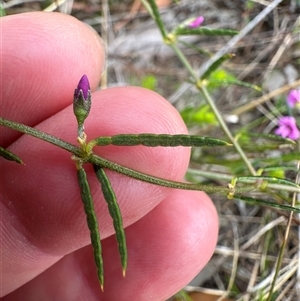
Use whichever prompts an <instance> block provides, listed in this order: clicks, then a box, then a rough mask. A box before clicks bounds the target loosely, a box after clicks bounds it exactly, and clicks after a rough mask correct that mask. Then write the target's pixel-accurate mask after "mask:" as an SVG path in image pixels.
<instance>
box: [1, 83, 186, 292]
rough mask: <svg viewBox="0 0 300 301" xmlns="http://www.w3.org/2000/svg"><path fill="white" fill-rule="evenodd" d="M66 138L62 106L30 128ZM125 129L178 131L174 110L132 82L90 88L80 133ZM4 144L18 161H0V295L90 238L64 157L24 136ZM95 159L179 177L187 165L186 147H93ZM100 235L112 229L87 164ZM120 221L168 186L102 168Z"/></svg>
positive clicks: (68, 112)
mask: <svg viewBox="0 0 300 301" xmlns="http://www.w3.org/2000/svg"><path fill="white" fill-rule="evenodd" d="M38 128H39V129H41V130H43V131H46V132H48V133H50V134H53V135H56V136H58V137H59V138H61V139H64V140H66V141H71V142H75V140H76V139H75V137H76V121H75V117H74V116H73V112H72V107H71V106H70V107H68V108H66V109H64V110H62V111H61V112H59V113H57V114H55V115H53V116H52V117H50V118H48V119H47V120H45V121H44V122H43V123H41V124H39V125H38ZM128 132H133V133H137V132H153V133H168V134H178V133H186V128H185V125H184V123H183V121H182V119H181V118H180V115H179V114H178V112H177V111H176V110H175V109H174V108H173V107H172V106H171V105H170V104H169V103H168V102H167V101H166V100H165V99H164V98H162V97H161V96H159V95H158V94H156V93H154V92H151V91H148V90H145V89H141V88H134V87H123V88H113V89H107V90H103V91H99V92H96V93H94V95H93V108H92V112H91V114H90V116H89V118H88V120H87V124H86V133H87V135H88V137H91V138H92V137H96V136H97V135H112V134H117V133H128ZM9 149H10V150H11V151H13V152H14V153H16V154H19V155H20V156H21V158H22V160H23V161H24V162H25V163H26V165H25V166H23V165H18V164H12V162H10V161H4V160H1V170H5V171H6V172H5V177H3V179H2V184H3V185H2V186H1V188H0V189H1V190H0V192H1V195H2V196H3V198H2V202H1V204H2V207H3V208H2V212H3V215H2V216H3V228H4V230H3V233H4V244H3V251H2V252H3V257H4V258H6V260H5V261H4V263H3V267H2V270H3V273H5V274H6V277H5V279H4V280H3V295H4V294H6V293H8V292H11V291H13V290H14V289H16V288H18V287H19V286H20V285H22V284H24V283H26V282H28V281H29V280H31V279H32V278H34V277H36V276H37V275H39V274H40V273H41V272H43V271H44V270H46V269H47V268H49V267H50V266H51V265H53V264H54V263H55V262H57V261H58V260H59V259H61V257H62V256H64V255H66V254H69V253H70V252H73V251H75V250H77V249H79V248H82V247H83V246H85V245H87V244H89V243H90V238H89V232H88V230H87V226H86V220H85V219H86V218H85V215H84V212H83V208H82V203H81V200H80V193H79V188H78V184H77V179H76V168H75V164H74V162H73V161H72V160H71V158H70V156H71V155H70V154H69V153H67V152H66V151H64V150H61V149H59V148H57V147H55V146H52V145H49V144H47V143H45V142H43V141H40V140H37V139H35V138H32V137H30V136H27V135H23V136H21V137H20V138H19V139H18V140H17V141H15V142H14V143H13V144H12V145H11V146H10V147H9ZM96 151H97V152H98V153H99V154H100V155H101V156H103V157H105V158H108V159H110V160H112V161H115V162H117V163H120V164H123V165H125V166H128V167H131V168H134V169H137V170H139V171H142V172H145V173H148V174H151V175H155V176H159V177H163V178H167V179H170V180H181V179H182V177H183V176H184V173H185V171H186V169H187V165H188V162H189V154H190V150H189V148H184V147H176V148H165V147H158V148H149V147H144V146H138V147H117V146H108V147H102V148H101V147H98V149H97V150H96ZM87 170H88V176H89V181H90V185H91V191H92V195H93V197H94V203H95V208H96V212H97V216H98V220H99V228H100V232H101V237H102V238H105V237H107V236H109V235H112V233H113V226H112V221H111V218H110V216H109V214H108V210H107V207H106V204H105V201H104V200H103V197H102V194H101V190H100V184H99V183H98V182H97V179H96V177H95V176H94V175H93V171H92V168H90V166H87ZM108 176H109V178H110V180H111V183H112V186H113V188H114V190H115V193H116V196H117V200H118V203H119V205H120V208H121V213H122V216H123V219H124V226H128V225H130V224H132V223H134V222H135V221H137V220H138V219H140V218H141V217H142V216H144V215H145V214H146V213H148V212H149V211H150V210H152V209H153V208H154V207H155V206H156V205H157V204H159V202H161V201H162V200H163V199H164V198H165V197H166V195H167V194H168V193H169V192H170V189H167V188H163V187H158V186H154V185H151V184H148V183H142V182H140V181H136V180H133V179H130V178H128V177H125V176H122V175H119V174H116V173H113V172H108Z"/></svg>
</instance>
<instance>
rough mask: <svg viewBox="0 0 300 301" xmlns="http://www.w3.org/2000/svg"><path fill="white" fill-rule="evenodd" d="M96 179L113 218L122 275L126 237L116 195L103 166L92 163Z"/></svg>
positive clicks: (125, 264)
mask: <svg viewBox="0 0 300 301" xmlns="http://www.w3.org/2000/svg"><path fill="white" fill-rule="evenodd" d="M93 167H94V171H95V173H96V176H97V179H98V180H99V182H100V184H101V189H102V193H103V195H104V198H105V200H106V202H107V205H108V210H109V214H110V216H111V217H112V219H113V224H114V229H115V232H116V239H117V242H118V248H119V254H120V258H121V263H122V268H123V275H124V276H125V272H126V268H127V247H126V237H125V232H124V228H123V221H122V214H121V211H120V208H119V205H118V203H117V199H116V195H115V193H114V191H113V188H112V186H111V184H110V181H109V179H108V177H107V175H106V173H105V171H104V169H103V168H101V167H99V166H97V165H93Z"/></svg>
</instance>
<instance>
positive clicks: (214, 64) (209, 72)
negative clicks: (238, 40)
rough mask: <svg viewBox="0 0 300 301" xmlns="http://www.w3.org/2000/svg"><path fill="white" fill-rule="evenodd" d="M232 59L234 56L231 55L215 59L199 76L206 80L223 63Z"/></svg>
mask: <svg viewBox="0 0 300 301" xmlns="http://www.w3.org/2000/svg"><path fill="white" fill-rule="evenodd" d="M233 57H234V54H232V53H227V54H224V55H222V56H221V57H220V58H219V59H217V60H216V61H215V62H214V63H213V64H212V65H211V66H210V67H209V69H207V70H206V71H205V72H204V74H203V75H202V76H201V79H202V80H203V79H206V78H208V77H209V76H210V75H211V74H212V72H214V71H216V70H217V69H218V68H219V67H220V66H221V65H222V64H223V63H224V62H225V61H228V60H230V59H231V58H233Z"/></svg>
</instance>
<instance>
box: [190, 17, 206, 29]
mask: <svg viewBox="0 0 300 301" xmlns="http://www.w3.org/2000/svg"><path fill="white" fill-rule="evenodd" d="M203 22H204V17H202V16H199V17H197V18H195V19H193V20H192V21H190V22H189V23H188V24H187V26H188V27H190V28H198V27H199V26H200V25H201V24H202V23H203Z"/></svg>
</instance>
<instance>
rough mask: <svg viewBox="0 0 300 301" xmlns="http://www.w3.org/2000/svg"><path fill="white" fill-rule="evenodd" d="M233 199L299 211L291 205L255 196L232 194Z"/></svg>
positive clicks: (299, 210) (299, 211) (299, 209)
mask: <svg viewBox="0 0 300 301" xmlns="http://www.w3.org/2000/svg"><path fill="white" fill-rule="evenodd" d="M234 199H237V200H241V201H243V202H246V203H249V204H252V205H260V206H267V207H272V208H277V209H281V210H285V211H294V212H296V213H300V208H296V207H292V206H289V205H282V204H277V203H273V202H268V201H265V200H261V199H257V198H251V197H248V196H241V195H234Z"/></svg>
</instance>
